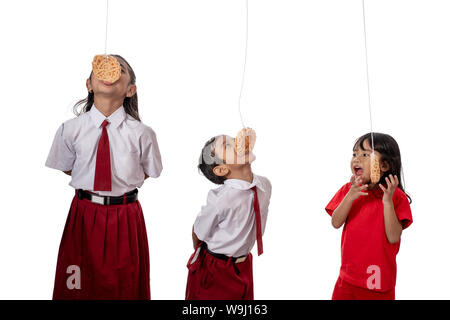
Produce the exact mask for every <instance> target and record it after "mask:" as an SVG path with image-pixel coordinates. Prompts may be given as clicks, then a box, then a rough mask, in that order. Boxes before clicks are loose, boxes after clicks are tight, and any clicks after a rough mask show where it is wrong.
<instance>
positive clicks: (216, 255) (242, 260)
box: [203, 242, 247, 263]
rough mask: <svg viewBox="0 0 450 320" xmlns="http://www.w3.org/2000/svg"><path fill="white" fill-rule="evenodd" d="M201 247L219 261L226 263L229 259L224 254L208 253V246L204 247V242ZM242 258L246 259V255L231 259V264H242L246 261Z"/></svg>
mask: <svg viewBox="0 0 450 320" xmlns="http://www.w3.org/2000/svg"><path fill="white" fill-rule="evenodd" d="M203 247H204V248H205V250H206V252H208V253H209V254H210V255H212V256H213V257H214V258H217V259H220V260H224V261H228V259H230V257H229V256H227V255H225V254H221V253H215V252H212V251H209V249H208V246H207V245H206V243H205V242H203ZM243 258H247V255H244V256H240V257H231V262H233V263H236V261H238V262H237V263H239V262H244V261H245V260H246V259H243ZM240 260H241V261H240Z"/></svg>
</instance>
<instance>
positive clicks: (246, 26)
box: [238, 0, 248, 128]
mask: <svg viewBox="0 0 450 320" xmlns="http://www.w3.org/2000/svg"><path fill="white" fill-rule="evenodd" d="M247 47H248V0H245V53H244V68H243V70H242V80H241V90H240V92H239V100H238V109H239V116H240V117H241V124H242V127H243V128H245V125H244V120H243V118H242V112H241V99H242V91H243V89H244V79H245V69H246V66H247Z"/></svg>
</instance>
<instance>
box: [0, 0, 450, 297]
mask: <svg viewBox="0 0 450 320" xmlns="http://www.w3.org/2000/svg"><path fill="white" fill-rule="evenodd" d="M244 5H245V3H244V1H242V0H239V1H238V0H201V1H200V0H195V1H194V0H189V1H187V0H177V1H175V0H164V1H162V0H161V1H156V0H154V1H138V0H133V1H131V0H127V1H120V0H111V1H110V16H109V18H110V20H109V22H110V25H109V26H110V29H109V44H108V47H109V49H110V50H108V51H109V52H111V53H118V54H121V55H122V56H123V57H125V58H126V59H127V60H128V62H129V63H130V64H131V66H132V67H133V69H134V71H135V72H136V75H137V85H138V96H139V109H140V114H141V118H142V120H143V122H144V123H146V124H148V125H150V126H151V127H152V128H153V129H154V130H155V131H156V133H157V136H158V140H159V144H160V148H161V153H162V156H163V164H164V170H163V173H162V175H161V177H160V178H158V179H156V180H152V179H148V180H147V181H146V182H145V185H144V186H143V187H142V188H141V190H140V201H141V203H142V206H143V209H144V215H145V217H146V223H147V231H148V236H149V245H150V262H151V290H152V298H153V299H183V298H184V291H185V285H186V278H187V269H186V262H187V259H188V257H189V255H190V254H191V251H192V244H191V226H192V223H193V222H194V219H195V216H196V215H197V213H198V212H199V209H200V207H201V206H202V205H203V204H204V203H205V200H206V195H207V192H208V190H209V189H210V188H213V187H215V186H214V185H213V184H212V183H210V182H209V181H207V180H206V179H205V178H204V177H202V176H201V175H200V174H199V173H198V172H197V169H196V164H197V160H198V156H199V154H200V151H201V148H202V146H203V144H204V143H205V141H206V140H207V139H208V138H210V137H212V136H214V135H217V134H222V133H224V134H229V135H235V133H236V132H237V131H238V130H240V129H241V125H240V120H239V116H238V112H237V99H238V96H239V88H240V80H241V75H242V62H243V54H244V30H245V29H244V28H245V20H244V19H245V11H244V9H245V6H244ZM366 10H367V12H366V14H367V32H368V47H369V64H370V77H371V86H372V98H373V99H372V100H373V126H374V130H375V131H379V132H384V133H389V134H391V135H392V136H393V137H394V138H395V139H396V140H397V141H398V143H399V145H400V149H401V151H402V157H403V166H404V175H405V178H406V183H405V186H406V190H407V192H409V193H410V195H411V196H412V199H413V203H412V210H413V217H414V223H413V224H412V226H411V227H410V228H408V229H407V230H405V231H404V233H403V235H402V245H401V248H400V252H399V254H398V256H397V263H398V277H397V287H396V293H397V298H398V299H435V298H436V299H448V298H450V294H449V292H448V287H449V285H450V279H449V277H448V270H449V269H450V258H449V251H448V245H449V236H448V225H449V222H450V217H449V213H450V212H449V209H448V205H447V203H448V192H447V189H448V185H447V182H448V180H449V172H448V170H447V167H446V165H447V164H448V161H449V157H450V152H449V148H448V140H449V134H448V131H447V130H448V125H447V122H448V119H449V113H450V112H449V105H450V95H449V90H448V88H449V86H450V58H449V57H450V40H449V39H450V37H449V36H450V19H449V18H448V17H449V14H450V1H445V0H441V1H438V0H403V1H401V0H377V1H375V0H367V1H366ZM104 13H105V1H103V0H102V1H92V0H90V1H87V0H84V1H56V0H54V1H31V0H30V1H2V2H1V4H0V30H1V31H0V43H1V47H2V49H1V51H0V58H1V59H0V61H1V63H2V66H1V70H2V72H1V76H0V90H1V97H2V101H1V117H2V121H1V125H0V136H1V155H2V156H1V157H0V177H1V181H2V183H1V186H0V190H1V193H0V194H1V202H2V204H1V206H0V210H1V211H0V215H1V216H0V219H1V220H0V246H1V247H0V252H1V256H0V259H1V260H0V298H2V299H50V298H51V294H52V290H53V281H54V272H55V267H56V258H57V251H58V247H59V242H60V239H61V235H62V231H63V227H64V223H65V220H66V217H67V213H68V210H69V205H70V201H71V199H72V197H73V189H72V188H71V187H70V186H68V183H69V179H70V178H69V177H68V176H66V175H65V174H63V173H61V172H58V171H56V170H53V169H49V168H46V167H45V166H44V163H45V160H46V157H47V154H48V151H49V149H50V145H51V142H52V140H53V137H54V134H55V132H56V130H57V128H58V126H59V125H60V124H61V123H62V122H64V121H65V120H67V119H70V118H72V117H74V115H73V113H72V112H71V108H72V105H73V103H74V102H76V101H77V100H78V99H81V98H83V97H85V96H86V88H85V80H86V78H87V76H88V75H89V72H90V63H91V61H92V58H93V56H94V55H95V54H100V53H103V51H104V28H105V14H104ZM249 26H250V27H249V44H248V45H249V47H248V63H247V74H246V81H245V87H244V92H243V98H242V112H243V115H244V119H245V122H246V123H245V124H246V125H247V126H250V127H252V128H254V129H255V130H256V132H257V135H258V140H257V143H256V148H255V154H256V156H257V160H256V161H255V163H254V165H253V169H254V172H255V173H257V174H260V175H264V176H267V177H268V178H269V179H270V180H271V181H272V184H273V195H272V201H271V205H270V211H269V219H268V223H267V228H266V234H265V236H264V249H265V252H264V254H263V255H262V256H261V257H255V259H254V281H255V298H256V299H329V298H330V297H331V294H332V290H333V287H334V284H335V281H336V279H337V277H338V272H339V266H340V236H341V232H342V229H341V230H335V229H333V228H332V226H331V223H330V218H329V216H328V215H327V214H326V213H325V211H324V207H325V206H326V204H327V203H328V201H329V200H330V199H331V197H332V196H333V195H334V193H335V192H336V191H337V190H338V188H339V187H341V185H343V184H344V183H345V182H347V181H348V179H349V177H350V165H349V161H350V158H351V153H352V147H353V143H354V141H355V139H357V138H358V137H359V136H360V135H362V134H365V133H366V132H368V131H369V128H370V127H369V117H368V108H367V93H366V82H365V81H366V78H365V64H364V42H363V29H362V10H361V1H359V0H339V1H336V0H328V1H326V0H309V1H306V0H305V1H299V0H290V1H288V0H257V1H256V0H250V12H249Z"/></svg>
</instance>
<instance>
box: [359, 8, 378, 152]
mask: <svg viewBox="0 0 450 320" xmlns="http://www.w3.org/2000/svg"><path fill="white" fill-rule="evenodd" d="M364 3H365V1H364V0H362V14H363V25H364V47H365V52H366V78H367V98H368V102H369V118H370V137H371V140H372V141H371V144H372V151H373V152H374V151H375V148H374V144H373V129H372V104H371V99H370V80H369V61H368V60H369V59H368V54H367V32H366V10H365V6H364Z"/></svg>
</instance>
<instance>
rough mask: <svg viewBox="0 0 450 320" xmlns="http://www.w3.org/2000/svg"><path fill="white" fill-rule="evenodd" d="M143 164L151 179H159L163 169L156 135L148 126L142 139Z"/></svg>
mask: <svg viewBox="0 0 450 320" xmlns="http://www.w3.org/2000/svg"><path fill="white" fill-rule="evenodd" d="M141 164H142V167H143V168H144V172H145V174H147V175H148V176H149V177H152V178H158V177H159V175H160V174H161V171H162V168H163V167H162V162H161V153H160V152H159V147H158V141H157V139H156V134H155V132H154V131H153V130H152V129H151V128H150V127H147V126H146V130H145V131H144V133H143V135H142V137H141Z"/></svg>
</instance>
